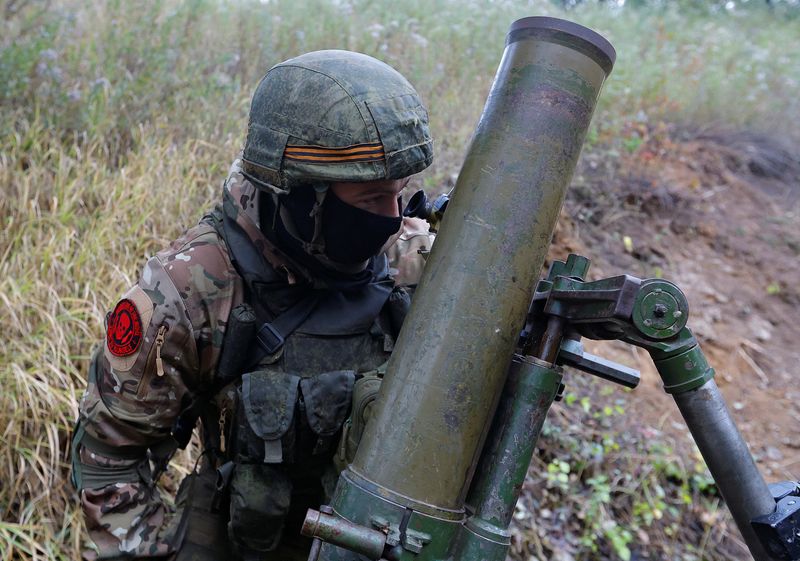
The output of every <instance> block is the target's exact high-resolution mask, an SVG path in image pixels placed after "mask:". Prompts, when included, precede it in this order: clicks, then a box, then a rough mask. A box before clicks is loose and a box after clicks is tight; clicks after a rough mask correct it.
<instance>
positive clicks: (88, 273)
mask: <svg viewBox="0 0 800 561" xmlns="http://www.w3.org/2000/svg"><path fill="white" fill-rule="evenodd" d="M636 4H637V5H638V4H642V2H639V3H636ZM750 4H751V5H748V6H747V7H746V9H745V8H743V7H742V6H741V5H740V6H738V7H737V8H736V9H734V10H733V11H728V10H725V9H724V8H722V9H717V10H716V11H714V12H711V11H709V10H707V9H704V8H698V7H697V6H695V7H694V8H692V9H688V8H686V7H685V6H684V7H682V8H681V7H675V6H676V4H673V3H663V5H662V4H661V3H657V4H656V5H649V4H648V5H646V6H644V7H638V6H628V7H625V8H624V9H622V8H619V7H612V6H607V5H606V4H595V3H589V2H587V3H585V4H584V5H581V6H579V7H577V8H574V9H571V10H569V11H564V10H563V9H562V8H560V7H558V6H556V5H554V4H552V3H549V2H544V1H538V2H537V1H535V0H531V1H530V2H527V3H523V2H512V1H510V0H495V1H492V2H484V1H479V0H469V1H467V0H404V1H402V2H397V1H395V2H391V1H389V0H351V1H348V0H307V1H303V2H299V1H296V0H295V1H289V0H268V1H267V0H262V1H261V2H259V1H255V0H190V1H187V2H178V1H177V0H160V1H159V0H151V1H148V2H141V3H136V7H135V8H133V6H132V4H131V3H128V2H122V1H120V0H105V1H97V2H92V3H87V2H78V1H77V0H53V1H52V2H50V1H44V0H41V1H40V0H28V1H25V0H16V1H15V0H0V12H1V13H2V14H3V16H4V17H3V19H2V22H0V108H1V110H2V117H3V118H2V120H1V121H0V324H2V325H3V337H2V339H0V387H2V390H3V391H2V392H0V427H2V428H0V481H2V485H0V552H3V554H2V555H1V556H0V557H3V559H30V558H39V559H42V558H44V559H77V558H78V556H79V555H78V551H79V550H80V548H81V540H82V535H81V533H80V532H79V531H78V530H77V529H78V528H79V522H78V520H79V516H78V514H77V513H76V511H75V508H74V506H75V499H74V496H73V492H72V490H71V487H70V486H69V484H68V483H67V475H68V471H67V448H68V434H69V431H70V428H71V424H72V421H73V419H74V418H75V416H76V414H77V399H78V398H79V397H80V394H81V392H82V390H83V387H84V386H85V381H84V379H85V373H86V366H87V359H88V356H89V354H90V349H91V346H92V345H93V344H94V343H95V342H96V341H98V340H100V337H101V334H102V325H103V317H104V315H105V312H106V311H107V309H108V307H109V306H110V305H111V304H112V303H113V302H114V300H115V299H116V298H117V297H118V295H119V294H121V293H122V292H123V291H124V290H125V289H126V288H127V287H128V286H129V285H130V284H131V283H132V282H133V281H134V280H135V275H136V274H137V272H138V270H139V268H140V266H141V264H142V263H143V262H144V259H145V257H146V256H147V255H150V254H152V253H153V252H155V251H156V250H157V249H158V248H160V247H162V246H164V245H165V244H166V243H168V242H169V241H170V240H171V239H172V238H173V237H174V236H176V235H177V234H178V233H179V232H180V231H181V230H182V229H183V228H184V227H186V226H188V225H190V224H192V223H193V222H194V221H196V220H197V218H198V217H199V216H200V215H201V214H202V212H203V210H204V209H206V208H208V207H209V206H211V205H212V204H213V203H214V202H215V200H216V199H217V197H218V194H219V185H220V183H221V180H222V179H223V177H224V175H225V172H226V169H227V165H228V163H229V162H230V161H231V160H232V159H233V157H234V156H235V155H236V153H237V151H238V149H239V148H240V146H241V142H242V139H243V133H244V127H245V122H246V115H247V108H248V101H249V97H250V94H251V92H252V90H253V88H254V87H255V84H256V83H257V80H258V79H259V77H260V76H261V75H262V74H263V73H264V71H265V70H266V69H268V68H269V67H270V66H271V65H272V64H274V63H276V62H279V61H281V60H283V59H285V58H288V57H290V56H293V55H296V54H299V53H302V52H305V51H309V50H315V49H322V48H346V49H352V50H359V51H363V52H366V53H368V54H372V55H374V56H377V57H379V58H381V59H383V60H385V61H387V62H389V63H390V64H392V65H394V66H395V67H396V68H398V69H399V70H400V71H402V72H403V73H404V74H405V75H406V76H407V77H408V78H409V79H410V80H411V81H412V82H413V83H414V84H415V85H416V86H417V87H418V89H419V90H420V92H421V94H422V96H423V98H424V99H425V100H426V101H427V102H428V105H429V110H430V112H431V117H432V128H433V133H434V136H435V137H436V139H437V158H438V159H437V163H436V164H435V165H434V167H433V169H432V171H431V172H429V173H426V174H424V178H423V181H424V183H425V184H426V185H427V186H428V187H430V188H432V189H444V188H445V187H446V186H447V184H448V183H449V182H450V181H452V177H453V175H454V174H455V173H456V172H457V170H458V168H459V167H460V160H461V157H462V155H463V152H464V148H465V145H466V142H467V140H468V138H469V135H470V133H471V131H472V130H473V128H474V125H475V123H476V121H477V118H478V116H479V114H480V110H481V108H482V106H483V103H484V100H485V96H486V93H487V92H488V89H489V86H490V83H491V80H492V76H493V73H494V71H495V69H496V67H497V64H498V61H499V57H500V54H501V52H502V49H503V40H504V36H505V32H506V30H507V27H508V25H509V24H510V22H511V21H512V20H514V19H516V18H518V17H522V16H527V15H553V16H561V17H567V18H570V19H573V20H576V21H578V22H580V23H583V24H586V25H588V26H590V27H593V28H594V29H596V30H598V31H600V32H601V33H603V34H604V35H606V36H607V37H608V38H609V39H610V40H611V41H612V43H613V44H614V45H615V47H616V48H617V51H618V54H619V56H618V63H617V66H616V69H615V70H614V73H613V74H612V77H611V79H610V81H609V82H608V84H607V87H606V91H605V93H604V95H603V97H602V100H601V105H600V107H599V109H598V114H597V116H596V118H595V121H594V124H593V128H592V130H591V131H590V135H589V139H588V144H587V150H592V149H594V148H599V147H603V150H604V153H608V154H613V153H614V151H615V150H618V151H619V152H625V151H631V152H632V151H635V150H636V149H637V148H638V146H639V144H640V143H641V141H640V139H638V138H637V137H636V133H635V132H634V133H630V132H626V133H625V135H621V131H630V130H635V128H634V129H631V127H630V126H629V125H630V124H631V123H648V122H657V121H661V120H666V121H670V122H677V123H690V124H692V125H693V126H705V125H714V124H725V125H729V126H737V127H749V128H754V129H758V130H762V131H765V132H768V133H769V134H770V135H777V136H787V137H789V138H793V140H800V138H798V137H797V136H796V135H797V134H798V131H797V129H796V128H795V129H794V130H792V129H790V128H789V127H790V126H792V122H793V119H795V118H796V116H797V115H798V114H800V101H799V99H800V98H798V96H797V95H796V92H797V89H798V86H799V85H800V58H798V57H797V56H796V53H794V52H792V51H791V50H790V45H797V44H798V43H799V42H800V27H798V24H797V21H798V20H797V19H793V20H792V19H789V18H787V17H785V16H786V14H787V13H789V12H781V13H779V14H776V13H773V12H771V11H769V10H767V9H762V7H761V5H760V4H759V5H758V6H756V5H755V2H751V3H750ZM788 9H789V8H785V10H788ZM792 135H795V136H794V137H792ZM587 395H588V394H587ZM598 399H599V398H598ZM604 399H606V398H604ZM567 401H568V402H569V399H568V400H567ZM606 401H607V399H606ZM595 403H598V401H595ZM591 405H592V403H591V402H590V401H589V398H588V397H587V398H584V401H582V400H580V399H577V401H576V402H575V403H573V404H572V408H573V409H579V410H583V409H584V408H585V409H586V410H587V412H586V415H589V417H590V418H591V412H590V411H591V410H592V407H591ZM581 406H582V407H581ZM601 409H602V406H601ZM606 413H608V415H606ZM618 413H619V412H618V411H617V410H616V409H615V408H614V405H611V408H610V409H608V410H607V411H603V412H602V415H601V416H602V417H603V418H606V417H613V416H614V415H616V414H618ZM560 418H561V417H559V416H556V419H555V422H554V424H553V426H552V427H551V429H549V430H550V432H549V433H548V434H547V436H546V439H545V440H546V441H547V445H546V449H545V455H544V456H543V459H542V460H541V461H542V462H544V464H541V465H539V464H535V465H534V470H533V471H532V474H534V475H536V474H541V475H540V476H538V477H535V478H534V479H535V481H534V483H532V484H534V485H537V486H539V487H541V488H542V489H543V490H544V492H545V493H546V495H545V497H550V499H547V498H545V499H543V501H545V502H546V501H560V502H561V503H563V505H564V508H563V509H561V510H559V513H560V514H558V516H562V517H563V520H567V519H569V520H571V524H572V525H577V526H576V527H577V528H578V529H577V530H575V531H574V532H569V533H566V534H565V535H570V536H577V537H578V538H579V539H580V543H581V544H582V545H580V546H576V544H575V543H573V544H572V545H573V546H576V547H578V548H579V549H578V550H576V551H577V553H576V555H578V556H579V557H580V556H584V557H585V556H586V555H592V554H594V552H603V554H604V555H609V556H611V557H612V558H613V557H614V556H616V557H618V558H621V559H628V558H630V549H629V544H630V542H631V540H633V539H641V536H640V534H639V531H640V530H642V531H643V532H645V533H647V532H651V531H653V528H657V530H658V534H659V535H660V536H661V537H663V538H664V540H665V542H668V541H670V540H675V541H677V542H680V539H679V538H680V535H679V534H680V528H681V527H682V526H681V524H680V519H681V516H685V515H682V514H681V512H683V511H679V510H675V511H674V512H675V514H674V516H673V514H672V513H673V510H672V509H678V508H679V505H680V504H681V501H683V503H684V504H687V503H691V504H692V505H694V506H693V508H694V509H695V510H697V511H698V512H700V511H702V512H706V513H708V512H711V510H709V509H712V508H713V504H715V501H716V500H717V499H716V498H715V497H714V495H713V492H711V491H709V488H708V481H707V479H705V475H704V472H702V471H697V470H696V469H695V462H693V463H691V464H685V463H684V462H682V461H679V459H678V458H677V456H676V454H674V453H673V452H672V451H671V450H668V449H667V448H663V447H662V448H659V447H658V445H653V443H652V441H651V442H650V444H648V445H647V447H645V448H641V446H644V445H643V444H641V439H639V440H636V439H634V438H633V437H632V436H630V437H628V436H625V437H623V436H621V435H616V434H614V432H613V430H611V429H610V428H608V430H607V431H606V432H605V433H604V432H603V431H604V430H606V429H604V428H603V427H602V426H600V429H598V431H599V432H597V433H589V432H587V431H586V429H585V428H582V427H581V426H579V425H576V426H573V425H572V424H570V423H568V422H565V421H564V420H563V419H561V421H560V422H559V419H560ZM595 421H596V422H600V421H598V420H595ZM593 422H594V421H593ZM565 423H566V424H565ZM656 440H657V441H658V439H656ZM615 446H618V447H621V448H622V449H623V450H625V451H626V452H625V453H623V452H620V450H619V449H615ZM637 447H638V448H637ZM623 460H624V461H626V462H627V463H626V464H624V465H622V464H620V465H618V466H617V468H614V466H615V465H617V464H615V462H622V461H623ZM178 463H179V464H180V460H179V461H178ZM636 466H638V468H636ZM623 467H624V468H625V469H626V470H628V471H629V472H630V475H626V476H622V475H620V473H623V471H620V472H619V473H617V472H615V471H614V469H618V470H622V468H623ZM590 468H591V469H590ZM645 468H646V469H645ZM626 477H627V479H626ZM576 485H577V487H576ZM701 499H702V500H701ZM579 500H580V503H578V501H579ZM703 501H705V502H703ZM549 504H551V506H552V504H555V503H554V502H550V503H549ZM568 512H572V513H577V514H573V515H570V514H568ZM575 517H577V518H575ZM614 517H616V521H614V520H615V519H614ZM520 524H521V527H524V526H525V524H526V523H525V522H520ZM709 527H710V526H709ZM670 528H672V530H671V531H670V530H669V529H670ZM708 531H710V530H708ZM531 532H534V533H535V531H534V530H531ZM701 534H702V531H701ZM524 539H525V540H527V539H529V538H528V537H525V538H524ZM531 539H532V538H531ZM655 540H656V537H655V536H654V537H653V541H655ZM651 547H653V548H655V547H656V546H655V545H653V544H651ZM670 547H672V546H670ZM687 547H693V548H694V549H695V551H700V550H701V548H700V546H699V545H697V544H695V545H694V546H687ZM520 548H521V549H519V554H520V555H521V556H523V558H527V556H529V555H531V553H530V549H529V548H527V546H525V547H522V546H520ZM675 548H676V549H672V550H670V551H672V552H682V551H688V549H680V548H679V547H678V546H675ZM523 550H524V553H523ZM626 552H627V553H626ZM674 554H675V555H678V553H674ZM698 555H700V556H702V555H703V554H702V553H699V554H698ZM661 558H667V556H666V555H665V556H663V557H661ZM682 558H687V559H689V558H690V557H682ZM697 558H698V559H699V558H701V557H697ZM708 558H711V557H708Z"/></svg>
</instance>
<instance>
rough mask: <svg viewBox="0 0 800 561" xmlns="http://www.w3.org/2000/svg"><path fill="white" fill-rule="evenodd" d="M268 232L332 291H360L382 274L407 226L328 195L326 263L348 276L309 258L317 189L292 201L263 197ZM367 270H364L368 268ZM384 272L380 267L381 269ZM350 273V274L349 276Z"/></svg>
mask: <svg viewBox="0 0 800 561" xmlns="http://www.w3.org/2000/svg"><path fill="white" fill-rule="evenodd" d="M260 199H261V201H262V204H261V209H260V213H261V224H262V230H264V232H265V234H267V236H268V237H270V238H271V239H273V241H274V242H275V243H277V245H278V247H280V249H282V250H283V251H285V252H286V253H287V254H288V255H289V256H290V257H291V258H293V259H295V260H296V261H298V262H299V263H300V264H302V265H304V266H305V267H307V268H308V269H309V270H310V271H311V272H312V274H314V275H315V276H317V277H319V278H320V279H322V280H324V281H325V282H326V283H327V284H328V285H329V286H330V287H331V288H340V289H347V288H357V287H359V286H363V285H364V284H366V283H368V282H370V281H371V280H372V279H373V277H374V275H375V274H379V273H380V271H376V270H375V267H376V264H375V259H374V258H375V257H376V255H377V254H379V253H380V251H381V249H382V248H383V247H384V245H385V244H386V242H387V241H388V240H389V239H390V238H391V237H392V236H393V235H394V234H396V233H397V232H399V230H400V227H401V225H402V218H400V217H399V216H398V217H389V216H382V215H379V214H374V213H372V212H368V211H366V210H363V209H360V208H357V207H354V206H352V205H349V204H347V203H345V202H344V201H342V200H341V199H339V197H337V196H336V195H335V194H334V193H333V191H332V190H331V189H329V188H328V189H327V192H326V193H325V197H324V202H323V204H322V207H321V209H319V211H320V212H321V213H322V220H321V238H322V241H323V243H324V253H323V255H324V257H326V258H327V259H328V260H330V261H333V262H334V263H336V264H341V265H343V266H344V267H343V270H339V269H338V268H332V267H330V266H328V265H326V264H325V263H324V262H323V261H324V259H323V260H320V259H317V258H316V257H315V256H314V255H313V254H312V253H310V252H309V250H308V247H309V244H310V243H311V242H312V240H313V239H314V230H315V217H314V215H313V212H314V208H315V203H316V201H317V191H316V190H315V188H314V187H312V186H311V185H302V186H296V187H294V188H293V189H292V190H291V191H290V192H289V193H288V194H287V195H282V196H280V197H277V204H278V205H280V206H279V207H278V208H276V207H275V204H276V202H275V200H274V199H273V197H271V196H268V195H266V194H264V196H262V197H260ZM281 207H282V208H284V209H286V211H287V213H288V215H289V218H290V220H291V222H292V224H291V225H289V226H288V227H287V225H286V224H284V221H283V219H282V218H281V212H280V209H281ZM365 262H366V266H365V267H358V265H359V264H361V263H365ZM379 268H380V267H379ZM348 269H349V270H348Z"/></svg>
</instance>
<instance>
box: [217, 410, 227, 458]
mask: <svg viewBox="0 0 800 561" xmlns="http://www.w3.org/2000/svg"><path fill="white" fill-rule="evenodd" d="M227 415H228V406H227V404H226V405H225V406H223V407H222V411H221V412H220V414H219V451H220V453H221V454H224V453H225V422H226V420H227Z"/></svg>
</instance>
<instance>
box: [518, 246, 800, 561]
mask: <svg viewBox="0 0 800 561" xmlns="http://www.w3.org/2000/svg"><path fill="white" fill-rule="evenodd" d="M589 264H590V263H589V260H588V259H586V258H585V257H581V256H578V255H570V256H569V257H568V259H567V260H566V261H565V262H562V261H556V262H554V263H553V264H552V266H551V268H550V271H549V274H548V276H547V278H546V279H544V280H542V281H540V282H539V284H538V286H537V289H536V292H535V294H534V297H533V300H532V302H531V306H530V309H529V312H528V320H527V322H526V325H525V329H523V331H522V333H521V335H520V342H519V346H520V348H521V350H522V353H523V354H532V355H533V356H536V357H537V358H539V359H541V360H544V361H546V362H549V363H557V364H566V365H569V366H573V367H575V368H578V369H580V370H583V371H586V372H589V373H591V374H594V375H597V376H600V377H602V378H605V379H607V380H611V381H614V382H617V383H621V384H623V385H625V386H628V387H633V386H635V385H636V383H638V373H636V372H634V371H631V370H630V369H628V368H626V367H623V366H621V365H616V364H614V363H611V362H609V361H606V360H604V359H599V358H598V357H593V356H592V355H588V354H586V353H584V352H583V348H582V346H581V345H580V338H581V337H587V338H589V339H598V340H599V339H602V340H615V339H618V340H620V341H624V342H627V343H630V344H632V345H636V346H637V347H641V348H643V349H645V350H647V351H648V352H649V353H650V356H651V358H652V359H653V362H654V364H655V366H656V368H657V370H658V373H659V374H660V376H661V379H662V381H663V383H664V390H665V391H666V392H667V393H669V394H672V396H673V398H674V399H675V401H676V403H677V405H678V408H679V409H680V412H681V414H682V415H683V418H684V420H685V422H686V425H687V426H688V427H689V430H690V431H691V433H692V436H693V437H694V439H695V441H696V443H697V446H698V448H699V449H700V453H701V454H702V456H703V458H704V459H705V461H706V464H707V465H708V468H709V471H710V472H711V475H712V476H713V477H714V480H715V482H716V484H717V487H718V488H719V490H720V493H721V494H722V497H723V498H724V499H725V502H726V504H727V505H728V508H729V509H730V511H731V514H732V515H733V518H734V521H735V522H736V525H737V526H738V528H739V530H740V532H741V533H742V536H743V537H744V539H745V542H746V543H747V547H748V548H749V549H750V552H751V553H752V555H753V557H754V558H755V559H756V560H757V561H762V560H770V559H782V560H787V559H788V560H797V559H800V487H798V484H797V483H795V482H784V483H779V484H775V485H772V486H771V487H769V486H767V484H766V483H765V482H764V479H763V477H762V476H761V474H760V473H759V471H758V469H757V468H756V465H755V462H754V461H753V458H752V456H751V455H750V452H749V450H748V448H747V444H746V443H745V442H744V440H743V438H742V436H741V434H740V433H739V431H738V429H737V428H736V425H735V424H734V422H733V419H732V418H731V415H730V413H729V411H728V409H727V407H726V405H725V400H724V398H723V397H722V394H721V393H720V392H719V389H718V388H717V385H716V383H715V382H714V379H713V378H714V369H713V368H711V367H710V366H709V364H708V362H707V361H706V358H705V356H704V355H703V352H702V350H701V349H700V347H699V345H698V343H697V340H696V339H695V337H694V335H692V332H691V331H690V330H689V329H688V328H687V327H686V322H687V320H688V316H689V306H688V303H687V301H686V297H685V295H684V294H683V292H682V291H681V290H680V289H679V288H678V287H677V286H675V285H674V284H672V283H670V282H668V281H665V280H661V279H646V280H641V279H638V278H635V277H632V276H628V275H622V276H618V277H612V278H607V279H602V280H598V281H592V282H585V281H584V280H583V279H584V278H585V276H586V273H587V271H588V269H589Z"/></svg>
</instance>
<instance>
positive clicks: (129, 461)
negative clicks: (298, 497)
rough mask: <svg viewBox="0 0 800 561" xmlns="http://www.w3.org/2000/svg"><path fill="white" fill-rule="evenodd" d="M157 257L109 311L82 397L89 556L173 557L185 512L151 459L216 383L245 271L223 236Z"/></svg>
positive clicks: (80, 470)
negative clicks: (196, 398) (157, 477)
mask: <svg viewBox="0 0 800 561" xmlns="http://www.w3.org/2000/svg"><path fill="white" fill-rule="evenodd" d="M179 242H180V243H178V242H176V244H177V245H173V247H172V248H170V250H167V251H165V252H162V253H159V254H158V255H157V256H156V257H154V258H152V259H150V260H149V261H148V262H147V264H146V266H145V268H144V270H143V272H142V275H141V278H140V279H139V282H138V283H137V285H135V286H134V287H133V288H132V289H131V290H129V291H128V292H127V293H126V294H125V295H124V296H123V297H122V299H121V300H120V301H119V302H118V303H117V304H116V306H115V308H114V310H113V311H112V312H111V313H110V314H109V315H108V317H107V325H106V338H105V341H104V344H103V348H102V350H99V351H98V352H97V353H96V354H95V357H94V359H93V363H92V367H91V370H90V375H89V384H88V387H87V390H86V393H85V394H84V396H83V399H82V400H81V405H80V418H79V423H78V426H77V429H76V434H75V440H76V443H77V444H76V447H75V450H74V451H73V469H74V473H75V480H76V484H77V485H78V488H79V490H80V498H81V503H82V507H83V511H84V517H85V520H86V525H87V529H88V531H89V534H90V537H91V538H92V540H93V541H94V542H95V545H96V548H97V551H96V552H89V553H87V554H86V557H87V558H89V559H92V558H98V559H119V558H125V559H131V558H133V559H145V558H167V557H168V556H170V555H171V554H172V553H173V552H174V551H175V549H176V547H177V546H178V545H179V541H180V536H179V534H178V532H177V528H178V527H179V525H178V517H177V516H176V515H175V514H174V513H172V512H171V511H170V510H169V509H168V508H167V506H165V504H164V503H163V502H162V500H161V498H160V494H159V491H158V489H157V487H156V485H155V483H154V482H153V481H152V474H151V462H150V459H151V458H152V456H153V454H155V453H156V451H158V450H159V449H164V448H165V445H166V448H167V449H169V448H170V447H171V446H170V444H171V442H172V437H171V436H170V435H171V431H172V427H173V426H174V423H175V421H176V419H177V417H178V415H179V414H180V412H181V411H182V410H183V408H185V407H186V405H187V404H188V402H190V401H191V398H192V396H193V395H194V394H195V393H196V392H198V391H202V389H203V388H204V386H205V387H207V386H208V383H209V382H210V380H211V379H212V376H213V372H214V368H215V366H216V362H217V360H218V355H219V350H220V348H221V341H222V335H223V333H222V330H223V329H224V324H225V321H226V320H227V317H228V314H229V312H230V308H231V307H232V306H233V305H234V302H235V300H236V299H237V298H236V294H237V293H238V292H240V290H237V279H238V277H236V275H235V272H234V271H233V267H232V265H231V264H230V261H229V260H228V259H227V257H225V256H224V254H222V253H221V251H220V248H219V243H218V240H217V238H216V237H214V236H213V235H211V234H209V235H207V236H200V237H196V236H195V237H190V238H189V239H188V241H187V239H186V238H184V239H182V240H179Z"/></svg>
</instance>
